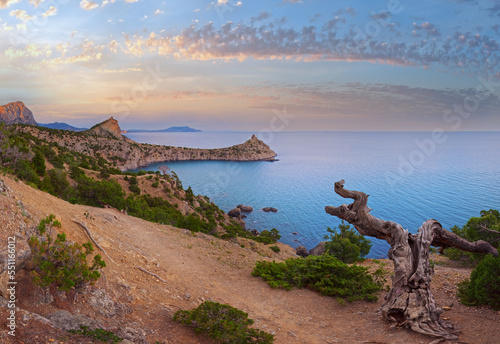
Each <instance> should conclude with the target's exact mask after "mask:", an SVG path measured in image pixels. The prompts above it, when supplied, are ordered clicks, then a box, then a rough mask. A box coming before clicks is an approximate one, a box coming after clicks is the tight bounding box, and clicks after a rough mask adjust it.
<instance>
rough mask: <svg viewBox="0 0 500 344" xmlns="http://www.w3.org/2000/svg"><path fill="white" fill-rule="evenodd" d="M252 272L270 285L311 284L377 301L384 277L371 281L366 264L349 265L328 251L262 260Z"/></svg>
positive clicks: (325, 291)
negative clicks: (303, 255)
mask: <svg viewBox="0 0 500 344" xmlns="http://www.w3.org/2000/svg"><path fill="white" fill-rule="evenodd" d="M252 276H256V277H262V278H263V279H264V280H266V281H267V283H268V284H269V286H271V287H272V288H283V289H287V290H290V289H293V288H306V287H307V288H310V289H312V290H315V291H318V292H319V293H321V294H323V295H328V296H333V297H340V298H346V299H347V300H348V301H354V300H366V301H377V299H378V298H377V295H376V294H377V292H378V291H380V290H381V288H382V287H383V281H374V278H373V276H372V275H371V274H370V273H368V268H365V267H361V266H357V265H352V266H349V265H347V264H345V263H343V262H341V261H339V260H338V259H337V258H335V257H333V256H330V255H329V254H323V255H321V256H308V257H306V258H290V259H287V260H286V261H285V262H283V263H276V262H274V261H273V262H267V261H261V262H257V265H256V267H255V269H254V271H253V272H252Z"/></svg>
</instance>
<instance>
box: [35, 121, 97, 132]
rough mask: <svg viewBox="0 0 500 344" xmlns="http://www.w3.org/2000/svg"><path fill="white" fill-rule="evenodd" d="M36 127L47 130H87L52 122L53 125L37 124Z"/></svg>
mask: <svg viewBox="0 0 500 344" xmlns="http://www.w3.org/2000/svg"><path fill="white" fill-rule="evenodd" d="M38 126H40V127H44V128H49V129H60V130H69V131H84V130H87V129H88V128H77V127H74V126H72V125H69V124H67V123H61V122H54V123H38Z"/></svg>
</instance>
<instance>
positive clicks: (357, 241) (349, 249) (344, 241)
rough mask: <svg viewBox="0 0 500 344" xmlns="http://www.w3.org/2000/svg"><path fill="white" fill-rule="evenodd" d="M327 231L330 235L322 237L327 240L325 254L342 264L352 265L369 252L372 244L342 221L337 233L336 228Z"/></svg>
mask: <svg viewBox="0 0 500 344" xmlns="http://www.w3.org/2000/svg"><path fill="white" fill-rule="evenodd" d="M327 231H328V233H330V234H328V235H325V237H324V239H325V240H327V241H326V243H325V252H327V253H329V254H330V255H332V256H334V257H336V258H337V259H338V260H340V261H342V262H344V263H348V264H351V263H354V262H356V261H358V260H359V259H360V257H365V256H366V255H367V254H368V253H369V252H370V249H371V247H372V243H371V242H370V241H369V240H368V239H366V238H365V237H364V236H362V235H361V234H358V233H357V232H356V230H355V229H354V228H351V226H350V225H349V224H347V223H344V221H342V223H341V224H340V225H339V226H338V231H337V228H335V229H331V228H328V229H327Z"/></svg>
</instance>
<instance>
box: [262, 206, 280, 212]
mask: <svg viewBox="0 0 500 344" xmlns="http://www.w3.org/2000/svg"><path fill="white" fill-rule="evenodd" d="M262 210H263V211H265V212H266V213H269V212H273V213H277V212H278V209H276V208H273V207H265V208H262Z"/></svg>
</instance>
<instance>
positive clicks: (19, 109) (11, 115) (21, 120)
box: [0, 101, 38, 125]
mask: <svg viewBox="0 0 500 344" xmlns="http://www.w3.org/2000/svg"><path fill="white" fill-rule="evenodd" d="M0 122H5V123H6V124H29V125H38V123H37V122H36V121H35V118H34V117H33V113H32V112H31V110H30V109H28V108H27V107H26V106H25V105H24V103H23V102H19V101H17V102H13V103H9V104H5V105H3V106H0Z"/></svg>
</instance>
